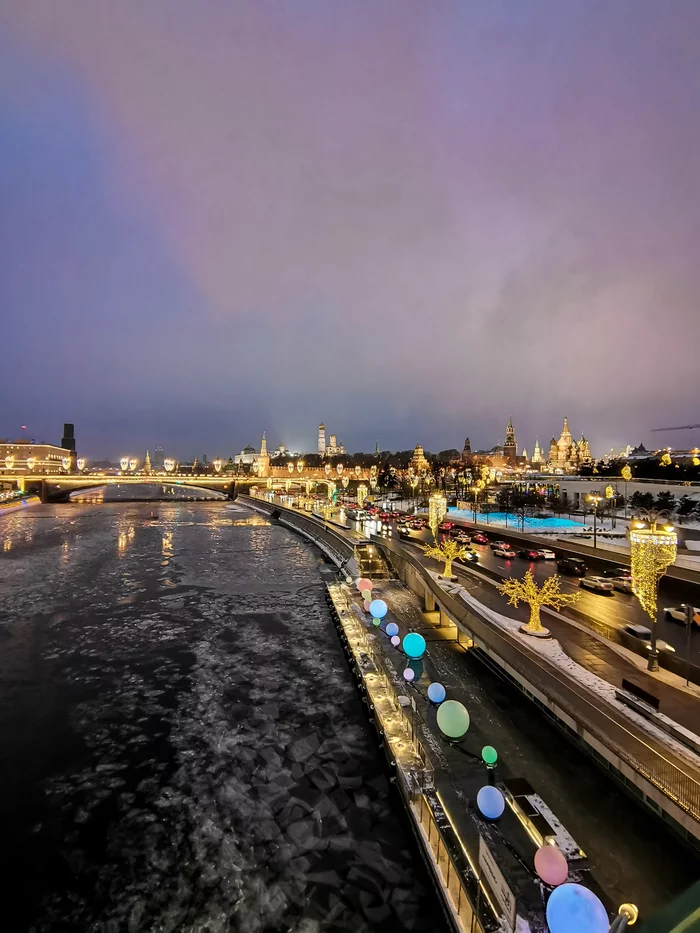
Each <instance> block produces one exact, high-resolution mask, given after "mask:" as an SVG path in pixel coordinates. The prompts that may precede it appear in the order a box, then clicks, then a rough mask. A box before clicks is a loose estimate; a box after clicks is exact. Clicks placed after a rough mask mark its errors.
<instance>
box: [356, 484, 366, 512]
mask: <svg viewBox="0 0 700 933" xmlns="http://www.w3.org/2000/svg"><path fill="white" fill-rule="evenodd" d="M366 498H367V487H366V486H365V484H364V483H360V485H359V486H358V487H357V507H358V509H361V508H362V506H363V505H364V502H365V499H366Z"/></svg>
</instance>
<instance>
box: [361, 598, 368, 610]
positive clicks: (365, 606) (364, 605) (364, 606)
mask: <svg viewBox="0 0 700 933" xmlns="http://www.w3.org/2000/svg"><path fill="white" fill-rule="evenodd" d="M362 606H363V608H364V610H365V612H369V606H370V602H369V600H368V599H366V600H365V601H364V602H363V603H362Z"/></svg>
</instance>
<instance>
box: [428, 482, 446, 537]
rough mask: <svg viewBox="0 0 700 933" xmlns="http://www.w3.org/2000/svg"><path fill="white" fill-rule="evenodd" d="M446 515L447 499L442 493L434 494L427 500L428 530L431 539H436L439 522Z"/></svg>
mask: <svg viewBox="0 0 700 933" xmlns="http://www.w3.org/2000/svg"><path fill="white" fill-rule="evenodd" d="M446 514H447V499H446V498H445V497H444V496H443V495H442V493H439V492H434V493H433V494H432V496H431V497H430V499H429V500H428V524H429V525H430V530H431V531H432V533H433V537H436V535H437V530H438V528H439V527H440V522H441V521H442V520H443V518H444V517H445V515H446Z"/></svg>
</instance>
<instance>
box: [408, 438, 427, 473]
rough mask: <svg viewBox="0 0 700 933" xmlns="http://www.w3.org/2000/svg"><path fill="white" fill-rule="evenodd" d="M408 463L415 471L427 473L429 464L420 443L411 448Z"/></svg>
mask: <svg viewBox="0 0 700 933" xmlns="http://www.w3.org/2000/svg"><path fill="white" fill-rule="evenodd" d="M408 465H409V467H412V468H413V470H414V471H415V472H416V473H428V472H429V471H430V464H429V463H428V461H427V459H426V456H425V453H424V451H423V448H422V447H421V445H420V444H416V446H415V448H414V450H413V456H412V457H411V460H410V462H409V464H408Z"/></svg>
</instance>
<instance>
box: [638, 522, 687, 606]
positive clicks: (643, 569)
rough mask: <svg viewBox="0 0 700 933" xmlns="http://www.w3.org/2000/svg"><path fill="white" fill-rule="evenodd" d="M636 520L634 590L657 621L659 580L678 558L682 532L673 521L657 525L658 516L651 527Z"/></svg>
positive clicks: (640, 601)
mask: <svg viewBox="0 0 700 933" xmlns="http://www.w3.org/2000/svg"><path fill="white" fill-rule="evenodd" d="M635 524H636V527H632V528H631V529H630V553H631V565H632V592H633V593H634V595H635V596H636V597H637V599H638V600H639V603H640V605H641V607H642V609H643V610H644V611H645V612H646V614H647V615H648V616H649V617H650V618H651V619H652V620H653V621H654V623H655V622H656V596H657V592H658V588H659V580H660V579H661V577H662V576H663V575H664V573H665V572H666V568H667V567H670V566H671V564H672V563H673V562H674V561H675V559H676V553H677V549H678V536H677V535H676V532H675V531H674V529H673V527H672V526H671V525H664V526H663V528H657V525H656V520H655V519H652V520H651V525H650V527H649V528H646V527H644V526H643V525H642V523H641V522H637V523H635ZM640 525H641V526H642V527H639V526H640Z"/></svg>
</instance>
